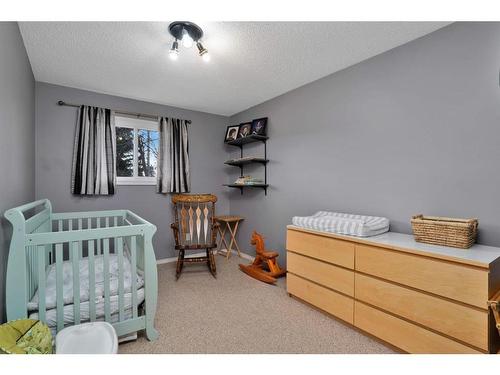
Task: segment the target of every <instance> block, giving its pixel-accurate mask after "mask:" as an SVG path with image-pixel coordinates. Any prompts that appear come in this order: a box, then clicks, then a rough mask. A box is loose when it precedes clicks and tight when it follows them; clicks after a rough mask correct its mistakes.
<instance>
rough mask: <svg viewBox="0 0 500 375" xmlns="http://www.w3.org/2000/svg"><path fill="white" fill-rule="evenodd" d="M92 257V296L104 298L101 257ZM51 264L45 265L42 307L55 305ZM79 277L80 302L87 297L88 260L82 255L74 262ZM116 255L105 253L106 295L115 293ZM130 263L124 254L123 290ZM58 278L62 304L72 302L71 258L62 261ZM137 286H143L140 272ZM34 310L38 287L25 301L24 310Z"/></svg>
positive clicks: (128, 284) (129, 288)
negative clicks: (107, 265) (108, 289)
mask: <svg viewBox="0 0 500 375" xmlns="http://www.w3.org/2000/svg"><path fill="white" fill-rule="evenodd" d="M94 260H95V266H94V270H95V296H96V298H99V297H104V256H103V255H97V256H95V257H94ZM55 266H56V265H55V263H54V264H51V265H50V266H49V267H48V268H47V275H46V287H45V306H46V309H47V310H49V309H53V308H55V307H56V305H57V294H56V267H55ZM78 267H79V276H80V277H79V279H80V302H81V303H82V302H85V301H88V300H89V261H88V258H82V259H80V260H79V262H78ZM118 272H119V268H118V256H117V255H116V254H110V255H109V288H110V295H111V296H114V295H117V294H118V281H119V279H118V277H119V274H118ZM131 275H132V266H131V263H130V260H129V259H128V257H127V256H126V255H124V257H123V283H124V290H125V292H126V293H129V292H131V291H132V280H133V278H132V277H131ZM62 276H63V277H62V278H63V301H64V304H65V305H69V304H72V303H73V264H72V263H71V261H65V262H63V263H62ZM136 282H137V289H139V288H141V287H142V286H143V285H144V278H143V277H142V275H141V274H140V273H136ZM35 310H38V290H37V291H36V292H35V295H34V296H33V298H32V299H31V301H30V302H28V311H35Z"/></svg>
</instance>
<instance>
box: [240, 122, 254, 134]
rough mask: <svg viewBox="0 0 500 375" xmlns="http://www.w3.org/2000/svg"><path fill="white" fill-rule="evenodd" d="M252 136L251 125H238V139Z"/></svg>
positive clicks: (248, 123) (246, 123)
mask: <svg viewBox="0 0 500 375" xmlns="http://www.w3.org/2000/svg"><path fill="white" fill-rule="evenodd" d="M251 134H252V123H251V122H244V123H242V124H240V130H239V132H238V138H245V137H248V136H249V135H251Z"/></svg>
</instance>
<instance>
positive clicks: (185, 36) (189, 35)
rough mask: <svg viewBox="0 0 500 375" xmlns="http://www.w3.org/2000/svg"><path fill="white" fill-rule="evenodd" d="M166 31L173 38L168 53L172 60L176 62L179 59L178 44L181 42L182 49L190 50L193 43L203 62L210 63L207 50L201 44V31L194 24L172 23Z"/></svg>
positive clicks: (185, 22)
mask: <svg viewBox="0 0 500 375" xmlns="http://www.w3.org/2000/svg"><path fill="white" fill-rule="evenodd" d="M168 31H169V32H170V34H171V35H172V36H173V37H174V38H175V40H174V42H173V43H172V48H171V49H170V51H169V56H170V58H171V59H172V60H177V59H178V57H179V42H178V41H181V43H182V46H183V47H184V48H191V47H192V46H193V43H196V47H197V48H198V54H199V55H200V56H201V58H202V59H203V61H205V62H208V61H210V55H209V54H208V50H207V49H206V48H205V47H203V44H201V38H202V37H203V30H202V29H201V28H200V27H199V26H198V25H196V24H194V23H192V22H187V21H176V22H172V23H171V24H170V25H169V26H168Z"/></svg>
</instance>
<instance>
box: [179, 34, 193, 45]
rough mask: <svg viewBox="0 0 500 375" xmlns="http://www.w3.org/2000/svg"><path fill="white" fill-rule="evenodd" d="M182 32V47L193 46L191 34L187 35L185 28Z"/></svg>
mask: <svg viewBox="0 0 500 375" xmlns="http://www.w3.org/2000/svg"><path fill="white" fill-rule="evenodd" d="M182 33H183V36H182V45H183V46H184V48H191V47H192V46H193V38H191V35H189V33H188V32H187V31H186V30H184V31H183V32H182Z"/></svg>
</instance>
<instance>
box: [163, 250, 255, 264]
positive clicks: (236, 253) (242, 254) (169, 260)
mask: <svg viewBox="0 0 500 375" xmlns="http://www.w3.org/2000/svg"><path fill="white" fill-rule="evenodd" d="M224 250H226V249H222V251H224ZM226 251H227V250H226ZM205 254H206V253H205V252H202V253H195V254H189V255H186V258H193V257H200V256H204V255H205ZM232 255H236V256H238V252H237V251H236V250H232ZM241 257H242V258H244V259H248V260H250V261H253V260H254V259H255V257H253V256H251V255H249V254H246V253H244V252H241ZM175 262H177V257H171V258H163V259H158V260H157V261H156V264H166V263H175Z"/></svg>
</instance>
